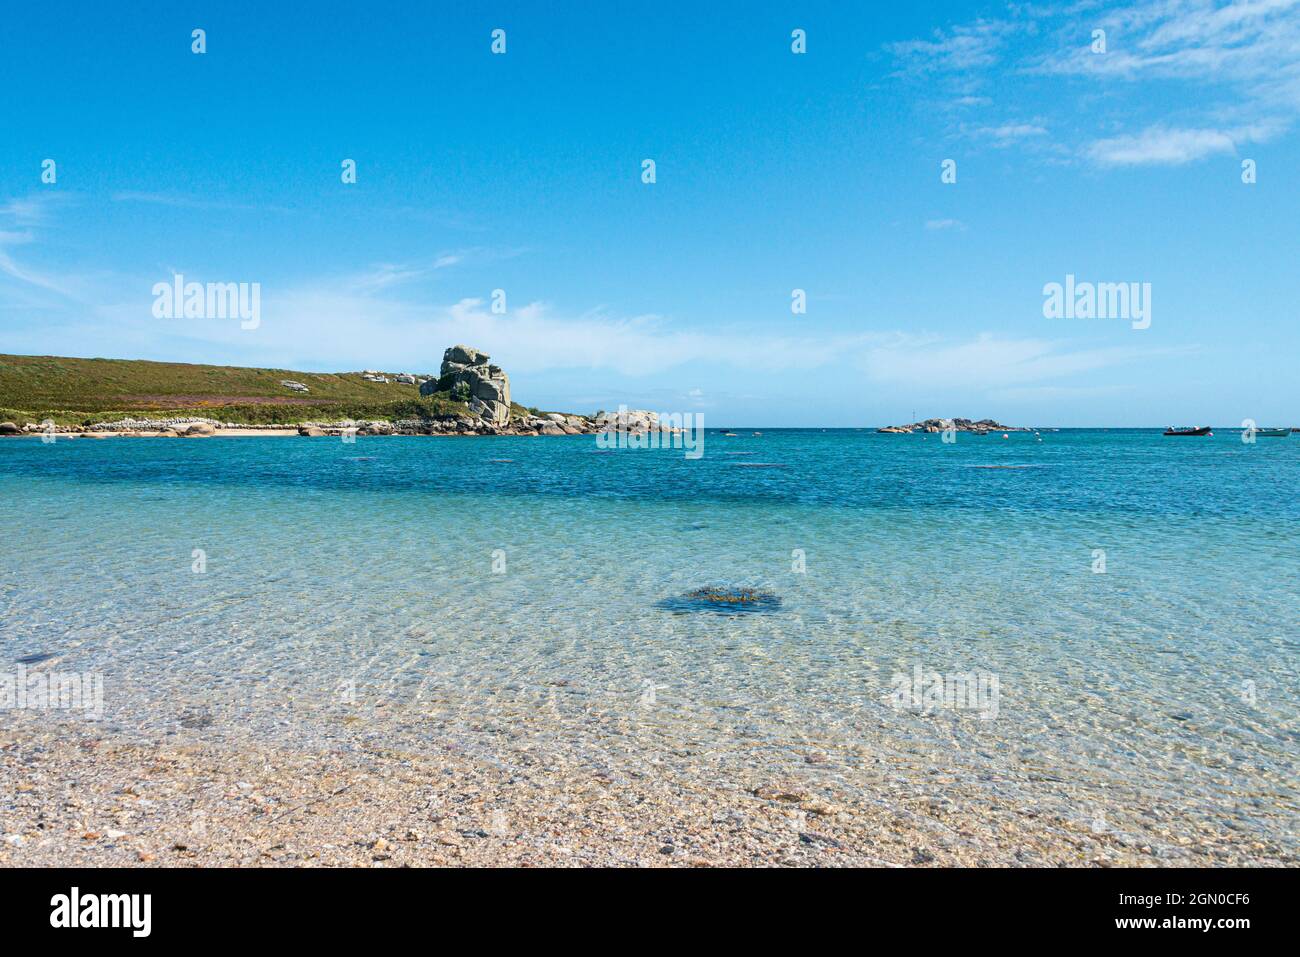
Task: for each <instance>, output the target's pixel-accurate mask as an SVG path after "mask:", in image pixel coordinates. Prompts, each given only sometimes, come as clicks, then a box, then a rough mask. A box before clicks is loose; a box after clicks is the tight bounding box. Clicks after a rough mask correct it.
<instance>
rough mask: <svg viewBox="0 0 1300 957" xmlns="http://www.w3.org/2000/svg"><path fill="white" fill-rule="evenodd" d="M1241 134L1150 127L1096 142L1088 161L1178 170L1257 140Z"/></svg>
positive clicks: (1106, 164) (1239, 131)
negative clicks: (1181, 166) (1188, 164)
mask: <svg viewBox="0 0 1300 957" xmlns="http://www.w3.org/2000/svg"><path fill="white" fill-rule="evenodd" d="M1257 138H1258V137H1257V136H1254V135H1252V134H1251V133H1250V132H1249V131H1241V130H1233V131H1226V130H1212V129H1204V130H1180V129H1170V128H1168V127H1164V126H1153V127H1150V128H1148V129H1145V130H1143V131H1142V132H1141V133H1136V134H1129V135H1125V136H1115V137H1110V138H1108V139H1103V140H1097V141H1096V142H1095V143H1093V144H1092V145H1091V146H1090V147H1089V148H1088V155H1089V157H1090V158H1091V159H1092V160H1093V161H1094V162H1096V163H1098V164H1099V165H1101V166H1151V165H1169V166H1180V165H1182V164H1184V163H1191V162H1193V161H1194V160H1199V159H1204V158H1205V157H1207V156H1212V155H1214V154H1216V153H1233V152H1235V151H1236V149H1237V146H1238V144H1241V143H1249V142H1252V141H1254V140H1255V139H1257Z"/></svg>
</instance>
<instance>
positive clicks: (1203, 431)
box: [1165, 425, 1214, 435]
mask: <svg viewBox="0 0 1300 957" xmlns="http://www.w3.org/2000/svg"><path fill="white" fill-rule="evenodd" d="M1213 434H1214V433H1213V432H1211V431H1210V427H1209V426H1208V425H1201V426H1197V427H1195V428H1189V429H1175V428H1174V427H1173V426H1172V425H1171V426H1170V427H1169V428H1167V429H1165V435H1213Z"/></svg>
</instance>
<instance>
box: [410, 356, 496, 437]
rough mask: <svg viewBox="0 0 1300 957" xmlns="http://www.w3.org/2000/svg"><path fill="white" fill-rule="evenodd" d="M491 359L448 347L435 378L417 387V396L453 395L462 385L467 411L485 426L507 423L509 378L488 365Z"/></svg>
mask: <svg viewBox="0 0 1300 957" xmlns="http://www.w3.org/2000/svg"><path fill="white" fill-rule="evenodd" d="M489 358H491V357H490V356H489V355H488V354H487V353H486V352H480V351H479V350H478V349H473V348H471V347H469V346H452V347H451V348H450V349H448V350H447V351H446V352H444V353H443V354H442V366H441V368H440V369H439V370H438V378H437V379H429V380H428V381H426V382H423V383H421V385H420V395H432V394H433V393H435V392H454V391H455V389H456V387H457V386H459V385H461V384H462V383H463V384H464V385H465V387H466V389H467V390H468V392H469V410H470V412H472V413H473V414H474V415H476V416H478V417H479V418H480V419H482V420H483V422H484V423H485V424H487V425H493V426H504V425H506V424H508V423H509V422H510V377H509V376H508V375H506V373H505V370H504V369H502V368H501V367H500V366H494V365H490V364H489V363H488V359H489Z"/></svg>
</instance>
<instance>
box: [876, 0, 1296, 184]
mask: <svg viewBox="0 0 1300 957" xmlns="http://www.w3.org/2000/svg"><path fill="white" fill-rule="evenodd" d="M1093 30H1103V31H1104V32H1105V37H1106V49H1105V51H1104V52H1094V50H1093V47H1092V43H1091V39H1092V31H1093ZM1013 41H1014V42H1013ZM886 49H887V50H888V51H889V52H890V53H892V54H893V55H894V56H895V58H896V59H897V61H898V63H899V65H900V69H899V71H898V73H897V74H896V76H899V77H912V78H918V79H921V80H924V81H926V82H928V83H938V84H939V85H940V88H941V90H942V91H944V92H945V93H946V94H947V97H948V99H947V101H946V103H947V104H951V103H953V102H961V103H966V104H968V107H969V108H968V109H967V110H966V111H965V112H966V113H970V112H974V111H978V110H980V109H984V110H987V111H991V110H992V109H994V107H993V103H992V100H991V99H990V98H987V97H982V96H981V97H977V96H976V95H975V94H974V92H973V91H974V90H977V89H979V88H982V87H987V86H989V85H991V84H993V83H999V82H1000V83H1004V84H1008V85H1015V87H1016V89H1017V92H1018V93H1019V94H1020V95H1019V96H1018V97H1017V99H1024V97H1025V96H1026V95H1029V94H1030V92H1031V91H1030V90H1029V87H1028V84H1031V83H1034V82H1038V83H1040V84H1046V86H1044V87H1043V88H1041V89H1037V90H1034V91H1033V92H1037V93H1041V95H1043V96H1044V97H1046V98H1048V99H1049V100H1050V101H1053V102H1059V101H1060V100H1062V99H1063V98H1067V97H1068V98H1070V100H1071V105H1072V107H1073V109H1072V111H1071V112H1062V113H1061V116H1062V117H1070V116H1072V117H1073V123H1072V125H1073V126H1074V127H1075V129H1074V131H1073V132H1071V131H1070V130H1069V129H1068V125H1067V124H1066V123H1064V122H1063V123H1061V127H1062V128H1061V129H1054V130H1053V131H1052V134H1051V135H1052V136H1054V137H1055V138H1056V141H1057V142H1056V150H1055V151H1054V152H1064V151H1065V150H1066V148H1067V144H1080V145H1077V146H1071V147H1070V149H1072V150H1073V153H1072V155H1073V156H1074V157H1075V158H1076V159H1078V160H1082V161H1085V162H1090V163H1093V164H1095V165H1098V166H1102V167H1119V166H1132V165H1157V164H1165V165H1178V164H1182V163H1190V162H1194V161H1196V160H1199V159H1205V158H1208V157H1212V156H1215V155H1222V154H1228V153H1232V152H1233V151H1234V150H1236V149H1238V148H1239V147H1240V146H1241V145H1242V144H1244V143H1262V142H1265V141H1267V140H1269V139H1271V138H1273V137H1274V136H1276V135H1278V134H1279V133H1281V132H1283V131H1285V130H1286V129H1288V128H1289V127H1291V126H1292V125H1293V124H1294V122H1295V121H1296V119H1297V118H1300V0H1231V2H1227V3H1224V2H1220V0H1140V2H1138V3H1133V4H1125V5H1112V4H1107V3H1101V2H1084V3H1076V4H1073V5H1070V6H1050V5H1032V4H1029V5H1013V6H1011V7H1008V9H1007V13H1006V14H1005V15H1004V17H1003V18H1001V19H993V20H988V19H982V20H977V21H974V22H973V23H970V24H966V25H959V26H955V27H952V28H949V29H948V30H946V31H943V32H941V33H938V34H936V35H934V36H933V37H932V38H928V39H921V40H912V41H906V42H901V43H892V44H889V45H887V47H886ZM1070 81H1084V82H1086V83H1088V84H1090V85H1091V87H1092V89H1091V90H1088V89H1082V90H1081V89H1080V88H1079V87H1078V85H1077V82H1076V83H1075V84H1074V85H1066V84H1068V83H1070ZM1154 83H1161V84H1165V85H1166V86H1168V85H1169V84H1177V85H1179V86H1182V87H1185V88H1187V90H1186V92H1190V94H1191V95H1190V96H1183V97H1182V100H1181V101H1182V103H1185V104H1192V105H1191V106H1181V107H1179V108H1177V109H1176V110H1175V111H1173V112H1172V113H1171V112H1170V111H1163V112H1161V113H1159V115H1157V116H1153V115H1152V113H1153V112H1155V111H1156V110H1157V109H1158V107H1157V106H1156V105H1155V104H1156V103H1158V102H1159V100H1158V98H1153V97H1151V95H1150V92H1149V91H1150V89H1151V85H1152V84H1154ZM981 98H983V99H989V100H990V101H989V102H988V103H987V104H982V103H980V102H979V101H980V99H981ZM1053 126H1054V127H1055V126H1057V123H1055V122H1054V123H1053ZM1106 126H1110V127H1111V132H1110V133H1109V135H1106V136H1102V137H1097V136H1096V130H1097V129H1098V128H1104V127H1106ZM952 132H953V134H954V135H956V136H959V137H962V138H966V139H970V140H973V141H977V142H983V143H985V144H986V145H991V146H994V147H1002V148H1005V147H1008V146H1012V145H1015V146H1024V147H1032V148H1035V149H1041V148H1042V147H1043V145H1044V144H1043V143H1042V142H1039V140H1040V139H1041V138H1043V137H1046V136H1048V131H1047V129H1046V128H1044V126H1043V125H1041V124H1039V123H1037V122H1035V123H1024V122H1021V121H1017V120H1014V119H1009V118H1002V119H1001V120H1000V121H994V122H990V123H986V124H984V125H975V124H972V123H969V122H965V123H962V124H961V125H959V126H957V127H956V128H955V129H953V130H952ZM1054 158H1055V156H1054Z"/></svg>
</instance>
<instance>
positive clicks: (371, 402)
mask: <svg viewBox="0 0 1300 957" xmlns="http://www.w3.org/2000/svg"><path fill="white" fill-rule="evenodd" d="M281 380H289V381H292V382H300V383H302V384H303V385H305V386H307V388H308V390H309V391H308V392H306V393H302V392H297V391H294V390H293V389H290V388H289V387H287V386H284V385H281ZM468 414H469V409H468V407H467V406H466V405H465V403H464V402H458V401H455V400H453V399H452V397H451V396H450V395H449V394H447V393H435V394H434V395H431V396H421V395H420V393H419V387H418V386H415V385H412V384H410V383H401V382H391V381H390V382H386V383H385V382H369V381H367V380H365V379H362V378H361V375H360V374H359V373H356V372H347V373H317V372H293V371H291V370H288V369H252V368H244V367H240V366H210V365H190V364H187V363H180V362H147V361H142V360H131V359H70V358H62V357H57V356H11V355H0V421H15V422H18V423H20V424H21V423H24V422H40V421H43V420H44V419H47V418H48V419H53V420H54V421H55V422H57V423H59V424H61V425H79V424H85V423H88V422H100V421H112V420H115V419H124V418H150V417H153V418H166V417H171V416H184V415H202V416H208V417H211V418H217V419H221V420H223V421H226V422H240V423H248V424H270V423H284V424H292V423H296V422H305V421H337V420H341V419H358V420H360V419H381V420H389V421H391V420H395V419H416V418H442V417H446V416H454V415H468Z"/></svg>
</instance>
